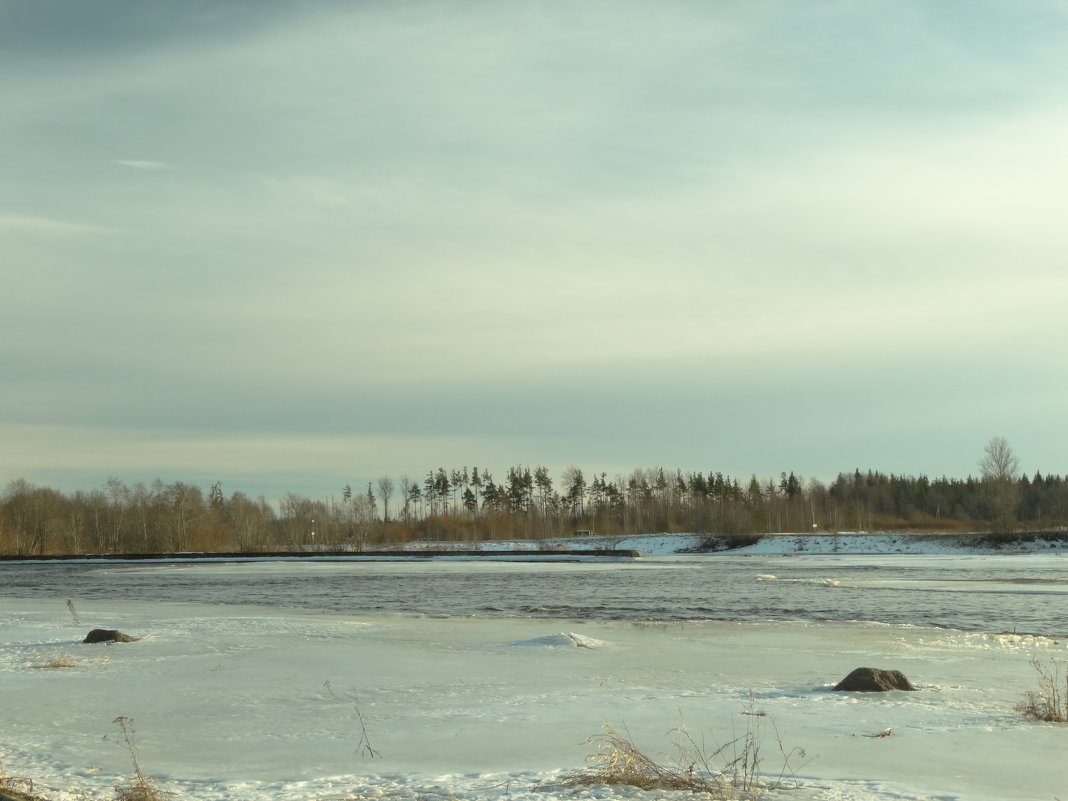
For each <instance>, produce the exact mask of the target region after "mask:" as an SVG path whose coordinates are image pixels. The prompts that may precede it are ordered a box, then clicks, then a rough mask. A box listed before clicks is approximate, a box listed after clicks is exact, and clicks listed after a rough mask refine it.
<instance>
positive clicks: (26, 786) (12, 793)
mask: <svg viewBox="0 0 1068 801" xmlns="http://www.w3.org/2000/svg"><path fill="white" fill-rule="evenodd" d="M0 796H3V797H4V798H5V799H7V798H13V799H17V801H45V799H44V798H42V797H41V796H39V795H37V794H35V793H34V791H33V779H27V778H24V777H22V776H10V775H8V773H7V771H6V770H4V766H3V763H0Z"/></svg>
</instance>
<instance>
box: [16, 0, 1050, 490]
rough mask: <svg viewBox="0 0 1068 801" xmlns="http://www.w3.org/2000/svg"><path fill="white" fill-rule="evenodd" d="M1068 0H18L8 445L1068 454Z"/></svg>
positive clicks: (213, 452) (705, 458) (554, 459)
mask: <svg viewBox="0 0 1068 801" xmlns="http://www.w3.org/2000/svg"><path fill="white" fill-rule="evenodd" d="M1066 48H1068V7H1066V6H1065V5H1064V4H1063V3H1060V2H1054V0H1050V1H1049V2H1043V1H1042V0H1035V1H1034V2H1028V3H1013V4H1008V3H1000V2H983V1H980V2H969V3H967V4H963V3H955V2H937V3H936V2H909V1H908V0H892V1H891V0H886V2H880V1H879V0H855V1H854V2H834V1H833V0H827V1H826V2H811V3H795V2H788V1H787V0H780V1H779V2H775V1H774V0H769V1H768V2H752V1H751V0H747V1H746V2H741V1H740V0H739V2H726V1H725V2H685V1H684V0H666V1H665V2H658V3H644V2H627V1H626V0H622V1H621V2H607V1H605V2H600V1H598V0H591V2H584V3H571V2H562V1H561V2H522V1H517V2H508V3H496V2H462V1H461V2H438V3H431V2H419V1H418V0H413V1H411V2H370V1H369V2H350V1H349V0H305V2H281V0H255V1H252V0H248V1H246V2H236V1H235V2H228V3H225V4H221V3H216V2H214V0H210V1H209V0H187V1H185V2H159V3H144V2H141V0H99V2H95V3H92V4H89V3H81V2H76V1H75V0H67V1H65V2H59V0H33V1H32V2H30V1H29V0H0V96H2V97H3V103H2V110H0V165H2V166H0V276H2V279H3V281H2V284H0V286H2V287H3V289H2V290H0V338H2V341H3V343H4V346H3V348H2V349H0V382H2V392H0V486H2V485H3V484H5V483H6V482H8V481H10V480H14V479H16V478H24V479H27V480H29V481H31V482H33V483H35V484H39V485H44V486H49V487H54V488H57V489H61V490H67V491H70V490H74V489H92V488H97V487H101V486H103V485H104V483H105V482H106V480H107V479H108V478H109V477H111V476H114V477H117V478H119V479H121V480H123V481H126V482H128V483H136V482H140V481H144V482H146V483H147V482H151V481H152V480H154V479H156V478H159V479H162V480H163V481H164V482H167V483H170V482H173V481H186V482H192V483H196V484H200V485H202V486H204V487H206V486H207V485H208V484H210V483H214V482H215V481H222V482H223V489H224V491H225V492H227V493H229V492H233V491H241V492H245V493H246V494H249V495H252V496H258V495H261V494H262V495H265V496H266V497H268V498H277V497H281V496H282V495H284V494H286V493H287V492H297V493H301V494H305V495H309V496H311V497H318V498H326V497H329V496H332V495H337V494H340V492H341V488H342V487H343V486H344V485H346V484H351V485H352V486H354V487H359V486H362V485H364V484H365V483H366V482H369V481H376V480H377V479H378V478H379V477H382V476H390V477H393V478H394V479H397V478H399V477H401V476H403V475H409V476H412V477H413V478H418V477H421V476H423V475H425V474H426V472H427V471H428V470H433V469H436V468H437V467H441V466H443V467H446V468H447V469H450V470H451V469H453V468H460V467H463V466H474V465H477V466H480V467H483V468H488V469H490V470H491V471H494V472H495V473H503V472H505V471H506V470H507V468H508V467H510V466H513V465H528V466H531V467H533V466H536V465H545V466H547V467H548V468H549V469H550V472H551V473H552V474H553V475H554V477H556V478H558V479H559V477H560V476H561V474H562V472H563V471H564V470H565V469H566V468H567V467H568V466H571V465H575V466H578V467H580V468H581V469H583V470H584V471H585V472H586V474H587V475H588V476H589V475H593V474H600V473H602V472H604V473H606V474H607V475H608V477H609V478H612V477H613V476H617V475H628V474H629V473H630V472H631V471H632V470H634V469H635V468H655V467H664V468H665V469H672V470H674V469H681V470H683V471H684V472H689V471H702V472H708V471H722V472H724V473H726V474H728V475H733V476H737V477H740V478H741V479H743V480H744V479H746V478H747V477H748V476H750V475H753V474H755V475H757V476H758V477H761V478H766V477H773V476H778V475H779V473H780V472H783V471H786V472H789V471H793V472H795V473H796V474H798V475H800V476H804V477H806V478H815V479H819V480H823V481H828V480H833V478H834V477H835V476H836V475H837V474H838V473H839V472H843V471H852V470H853V469H855V468H860V469H862V470H865V469H874V470H880V471H882V472H887V473H898V474H907V475H919V474H927V475H930V476H941V475H948V476H951V477H965V476H967V475H978V473H979V470H978V467H977V463H978V460H979V459H980V458H981V457H982V450H983V447H984V445H985V444H986V443H987V442H988V441H989V439H990V438H992V437H994V436H1003V437H1005V438H1006V439H1007V440H1008V441H1009V443H1010V445H1011V446H1012V447H1013V448H1014V450H1015V452H1016V454H1017V456H1018V457H1019V460H1020V467H1021V469H1022V470H1023V471H1025V472H1028V473H1033V472H1034V471H1036V470H1038V471H1041V472H1043V473H1049V472H1053V473H1061V474H1063V473H1065V472H1068V458H1066V456H1068V429H1066V427H1065V425H1064V422H1063V420H1064V417H1063V414H1064V409H1065V408H1066V405H1068V373H1066V372H1065V370H1064V369H1063V366H1062V363H1061V361H1060V358H1061V352H1062V351H1063V348H1064V345H1065V342H1066V339H1068V336H1066V335H1068V316H1066V315H1065V313H1064V305H1065V301H1066V300H1068V270H1065V269H1064V264H1063V262H1064V259H1065V254H1066V253H1068V227H1066V226H1065V225H1064V220H1065V219H1066V218H1068V195H1066V194H1065V192H1064V186H1065V185H1068V137H1066V136H1065V135H1064V132H1065V130H1068V61H1066V60H1065V59H1064V57H1063V54H1064V52H1065V51H1066Z"/></svg>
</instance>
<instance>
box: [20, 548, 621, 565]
mask: <svg viewBox="0 0 1068 801" xmlns="http://www.w3.org/2000/svg"><path fill="white" fill-rule="evenodd" d="M640 555H641V554H639V553H638V551H635V550H630V549H627V550H618V549H617V550H613V549H605V550H568V551H552V550H546V551H529V550H527V551H522V550H509V551H504V550H501V551H492V550H485V551H481V550H473V551H450V550H420V551H400V550H398V551H232V552H226V553H200V552H197V553H91V554H43V555H21V554H20V555H9V556H0V562H61V561H82V560H94V561H110V562H152V561H166V562H174V561H197V560H208V559H220V560H228V561H258V560H263V559H288V560H293V561H306V560H311V559H333V560H407V559H411V560H416V561H418V560H421V559H434V558H441V557H454V558H455V557H462V558H465V559H466V558H472V559H476V558H478V559H494V558H496V559H521V560H523V561H546V562H550V561H551V562H559V561H566V560H568V559H586V558H590V557H597V558H601V559H604V558H616V559H636V558H638V557H639V556H640Z"/></svg>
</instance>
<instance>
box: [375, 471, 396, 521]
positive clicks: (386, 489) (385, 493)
mask: <svg viewBox="0 0 1068 801" xmlns="http://www.w3.org/2000/svg"><path fill="white" fill-rule="evenodd" d="M378 497H379V498H381V499H382V522H383V523H388V522H389V499H390V498H392V497H393V479H392V478H390V477H389V476H382V478H380V479H378Z"/></svg>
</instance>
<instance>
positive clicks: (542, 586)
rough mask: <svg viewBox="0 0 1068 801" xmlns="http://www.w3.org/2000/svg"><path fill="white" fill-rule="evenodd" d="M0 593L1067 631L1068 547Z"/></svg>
mask: <svg viewBox="0 0 1068 801" xmlns="http://www.w3.org/2000/svg"><path fill="white" fill-rule="evenodd" d="M3 596H8V597H35V598H41V597H55V598H57V599H64V600H65V599H67V598H72V599H107V598H112V599H116V600H120V599H121V600H139V599H141V600H151V601H169V602H183V603H186V602H195V603H209V604H255V605H263V606H277V607H289V608H302V609H309V610H320V611H324V612H336V613H344V614H357V615H361V614H367V615H383V614H387V615H388V614H404V615H410V614H413V615H431V616H438V615H441V616H463V617H468V616H490V617H539V618H561V619H574V618H579V619H622V620H665V621H678V620H716V621H737V622H746V623H751V622H760V621H772V620H796V621H808V622H820V621H854V620H863V621H874V622H882V623H892V624H914V625H923V626H942V627H947V628H954V629H961V630H965V631H988V632H1002V631H1016V632H1018V633H1021V634H1023V633H1029V634H1044V635H1047V636H1055V637H1065V636H1068V559H1066V558H1065V557H1061V556H1055V555H1052V556H1051V555H998V556H945V557H942V556H909V555H892V556H871V557H865V556H849V555H845V556H842V555H833V556H832V555H826V556H817V555H799V556H768V557H755V556H754V557H744V556H732V555H705V556H686V557H683V556H679V557H663V558H648V559H640V560H636V561H625V562H588V563H515V562H500V561H440V562H418V563H411V562H363V561H308V562H284V561H275V562H244V563H218V562H213V563H200V562H197V563H189V562H172V563H153V564H146V563H122V562H109V563H99V562H95V563H71V562H59V563H0V597H3Z"/></svg>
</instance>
